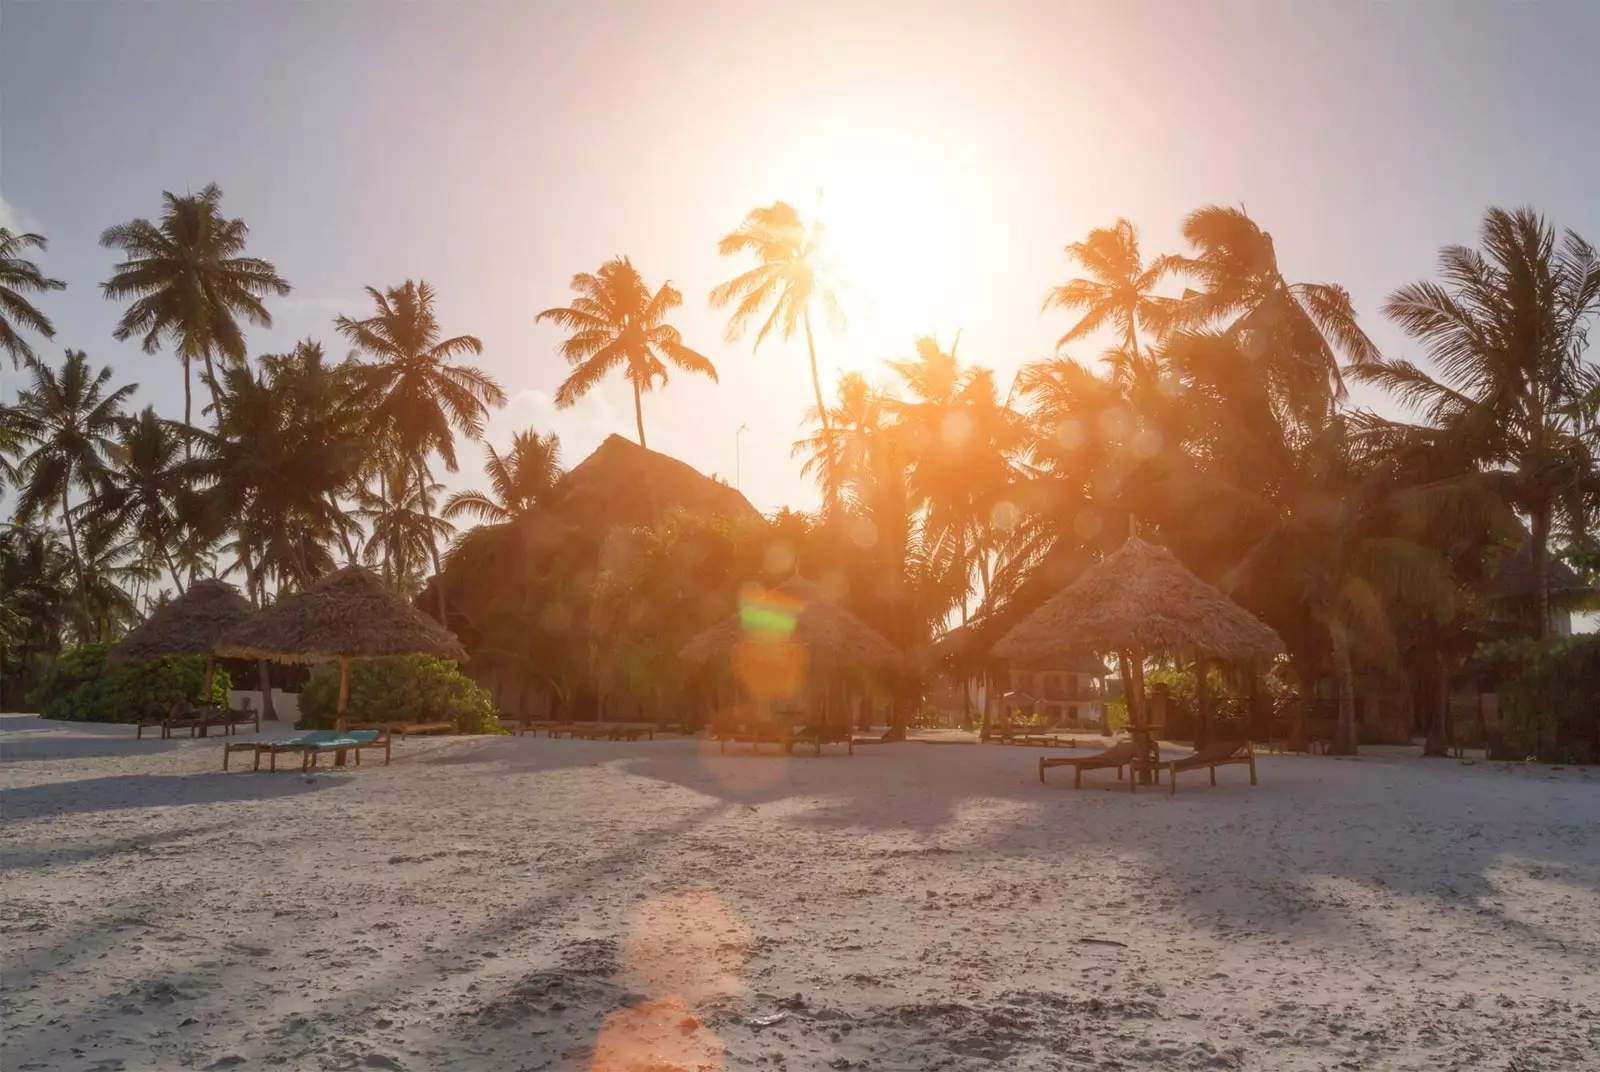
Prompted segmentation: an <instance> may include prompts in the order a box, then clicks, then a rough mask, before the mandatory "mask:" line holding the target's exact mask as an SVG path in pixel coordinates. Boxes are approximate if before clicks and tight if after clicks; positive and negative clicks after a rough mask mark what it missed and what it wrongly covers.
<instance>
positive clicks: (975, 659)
mask: <svg viewBox="0 0 1600 1072" xmlns="http://www.w3.org/2000/svg"><path fill="white" fill-rule="evenodd" d="M988 624H989V623H988V621H987V620H986V619H982V618H974V619H973V620H972V621H971V622H970V623H968V624H967V625H958V626H956V627H955V628H954V629H950V630H947V631H946V632H945V633H944V634H943V635H941V636H940V637H938V638H937V639H936V640H934V642H933V656H934V658H935V659H937V660H938V661H939V662H940V663H942V664H944V665H945V666H946V667H949V668H952V669H957V668H961V667H967V666H973V665H976V664H979V663H982V662H985V661H987V659H988V655H989V653H988V652H987V651H985V650H983V645H984V640H985V637H984V627H985V626H986V625H988ZM1013 669H1017V670H1025V671H1054V672H1056V673H1062V674H1093V675H1094V676H1096V677H1105V676H1106V675H1107V673H1109V671H1107V670H1106V666H1105V664H1104V663H1103V662H1101V661H1100V660H1099V658H1098V657H1096V656H1095V654H1094V653H1093V652H1091V651H1089V650H1088V649H1083V650H1080V651H1076V652H1064V653H1062V654H1060V655H1056V656H1052V658H1051V659H1050V660H1049V662H1048V665H1046V664H1045V663H1039V664H1033V663H1028V664H1026V665H1023V664H1016V665H1014V666H1013Z"/></svg>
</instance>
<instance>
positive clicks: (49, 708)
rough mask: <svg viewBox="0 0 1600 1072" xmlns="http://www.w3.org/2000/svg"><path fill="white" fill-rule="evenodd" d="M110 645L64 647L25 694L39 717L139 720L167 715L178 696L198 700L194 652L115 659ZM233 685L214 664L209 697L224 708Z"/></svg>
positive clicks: (199, 661) (199, 667)
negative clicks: (129, 660)
mask: <svg viewBox="0 0 1600 1072" xmlns="http://www.w3.org/2000/svg"><path fill="white" fill-rule="evenodd" d="M113 646H114V645H111V644H84V645H82V646H81V647H76V648H72V649H70V650H68V651H65V652H62V653H61V655H60V656H59V657H58V658H56V660H55V661H54V662H53V663H52V664H51V665H50V669H49V670H48V671H46V672H45V675H44V679H43V680H42V681H41V682H40V683H39V685H38V687H37V688H35V689H34V690H33V692H32V693H31V694H29V696H28V702H29V704H31V705H32V708H33V710H34V711H36V712H38V714H39V715H40V716H41V717H43V718H54V719H62V720H64V721H68V722H140V721H145V720H149V719H154V718H160V717H163V716H165V715H166V714H167V713H168V712H169V711H170V710H171V708H172V705H173V703H174V702H175V701H177V700H182V699H191V700H192V699H198V698H200V690H201V688H202V686H203V685H204V684H205V676H206V661H205V659H203V658H201V657H200V656H198V655H188V656H181V657H179V656H172V657H166V658H161V659H147V660H142V661H139V662H127V663H114V662H111V661H110V660H109V659H108V658H107V656H108V655H109V654H110V652H111V649H112V647H113ZM230 687H231V685H230V683H229V681H228V673H227V671H226V670H223V669H222V668H221V667H218V668H217V670H216V672H215V673H214V674H213V676H212V679H211V700H212V701H213V702H215V703H217V704H220V705H222V706H224V707H226V706H227V704H228V690H229V688H230Z"/></svg>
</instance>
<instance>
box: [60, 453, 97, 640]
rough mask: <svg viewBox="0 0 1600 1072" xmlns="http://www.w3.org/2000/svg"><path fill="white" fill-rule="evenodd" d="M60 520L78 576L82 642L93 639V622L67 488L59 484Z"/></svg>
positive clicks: (73, 567) (87, 587)
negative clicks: (65, 532) (64, 528)
mask: <svg viewBox="0 0 1600 1072" xmlns="http://www.w3.org/2000/svg"><path fill="white" fill-rule="evenodd" d="M61 520H62V521H64V522H66V526H67V546H68V547H70V548H71V549H72V571H73V572H74V573H75V574H77V576H78V615H79V617H81V618H82V619H83V623H82V624H83V642H84V643H85V644H87V643H89V642H90V641H92V640H93V639H94V624H93V623H92V622H90V621H89V586H88V584H87V583H86V582H85V579H84V576H83V559H82V558H80V557H79V555H78V534H77V531H76V530H75V529H74V528H73V527H72V508H71V507H70V506H69V505H68V503H67V488H66V485H65V484H63V485H62V486H61Z"/></svg>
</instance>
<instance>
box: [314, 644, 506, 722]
mask: <svg viewBox="0 0 1600 1072" xmlns="http://www.w3.org/2000/svg"><path fill="white" fill-rule="evenodd" d="M338 711H339V667H338V665H337V664H336V663H328V664H325V665H323V666H319V667H317V668H316V669H315V670H313V671H312V672H311V680H309V681H307V682H306V687H305V689H304V690H302V691H301V693H300V722H299V723H298V724H297V725H298V728H300V729H311V730H325V729H332V728H333V721H334V716H335V715H336V714H338ZM350 719H351V721H353V722H444V721H447V720H448V721H452V722H454V723H455V724H456V729H457V730H458V731H459V732H461V733H500V732H501V729H500V723H499V721H498V718H497V717H496V713H495V709H494V700H493V698H492V697H490V695H489V693H488V692H486V691H485V690H484V689H483V688H481V687H480V686H479V685H478V683H477V682H475V681H473V680H472V679H471V678H469V677H467V676H466V675H465V674H463V673H462V672H461V671H460V670H458V669H457V668H456V664H455V663H453V662H450V661H449V660H447V659H437V658H434V657H433V656H431V655H406V656H402V657H398V658H393V659H357V660H356V661H355V662H353V663H351V664H350Z"/></svg>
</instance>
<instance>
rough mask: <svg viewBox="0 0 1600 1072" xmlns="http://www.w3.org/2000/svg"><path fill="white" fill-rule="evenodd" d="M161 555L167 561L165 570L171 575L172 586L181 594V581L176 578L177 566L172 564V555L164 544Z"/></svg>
mask: <svg viewBox="0 0 1600 1072" xmlns="http://www.w3.org/2000/svg"><path fill="white" fill-rule="evenodd" d="M161 557H162V558H163V559H164V560H165V561H166V563H167V572H168V573H169V574H171V575H172V585H173V587H174V588H176V589H177V590H178V594H179V595H180V596H181V595H183V581H181V580H179V579H178V568H177V567H176V566H174V565H173V564H172V555H171V553H170V552H168V551H167V549H166V547H165V546H163V547H162V548H161Z"/></svg>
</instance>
